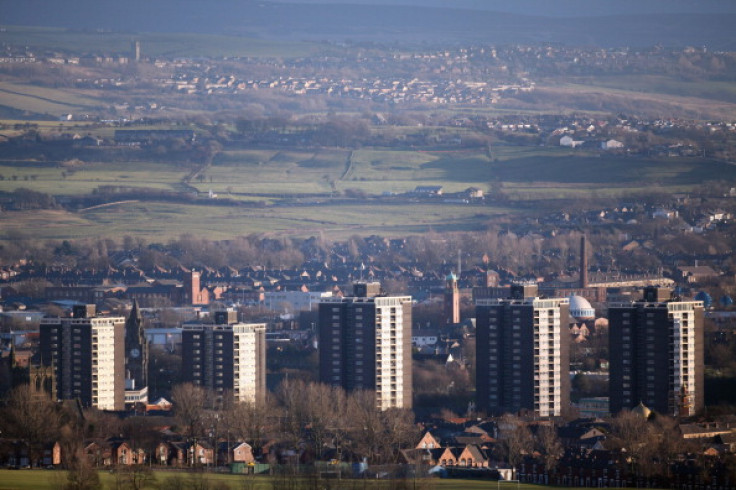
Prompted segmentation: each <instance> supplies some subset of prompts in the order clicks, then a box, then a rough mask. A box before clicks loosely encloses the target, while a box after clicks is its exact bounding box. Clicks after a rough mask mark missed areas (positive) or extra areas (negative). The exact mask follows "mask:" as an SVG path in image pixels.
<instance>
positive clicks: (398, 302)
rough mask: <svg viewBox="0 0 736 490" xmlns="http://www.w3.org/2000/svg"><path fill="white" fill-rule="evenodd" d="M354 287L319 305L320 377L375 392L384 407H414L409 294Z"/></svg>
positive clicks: (372, 285)
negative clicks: (350, 292)
mask: <svg viewBox="0 0 736 490" xmlns="http://www.w3.org/2000/svg"><path fill="white" fill-rule="evenodd" d="M353 288H354V296H353V297H345V298H326V299H325V300H323V301H322V303H320V305H319V369H320V380H321V381H322V382H323V383H328V384H331V385H333V386H340V387H342V388H343V389H345V390H347V391H353V390H372V391H373V390H375V393H376V407H377V408H378V409H380V410H386V409H389V408H411V406H412V386H411V383H412V371H411V367H412V359H411V324H412V321H411V318H412V316H411V314H412V300H411V296H382V295H381V294H382V292H381V290H380V284H378V283H357V284H355V285H354V286H353Z"/></svg>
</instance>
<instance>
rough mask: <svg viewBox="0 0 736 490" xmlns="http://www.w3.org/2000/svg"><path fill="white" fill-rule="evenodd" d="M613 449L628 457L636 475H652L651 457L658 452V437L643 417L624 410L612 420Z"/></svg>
mask: <svg viewBox="0 0 736 490" xmlns="http://www.w3.org/2000/svg"><path fill="white" fill-rule="evenodd" d="M608 440H609V441H610V444H611V448H612V449H619V450H621V451H622V452H625V453H626V454H627V455H628V459H629V463H630V464H631V467H632V469H633V470H634V471H635V472H636V474H643V475H649V474H651V473H652V471H651V466H652V464H651V463H652V461H653V459H652V458H651V456H652V455H653V452H654V451H656V445H657V444H656V437H655V434H654V432H653V431H652V427H651V426H650V425H649V423H648V422H647V420H646V419H645V418H644V417H642V416H641V415H639V414H637V413H634V412H631V411H628V410H624V411H622V412H621V413H619V414H618V415H617V416H616V417H615V418H613V419H612V420H611V436H610V437H609V439H608Z"/></svg>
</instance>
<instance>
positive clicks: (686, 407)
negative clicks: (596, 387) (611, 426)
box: [608, 287, 704, 416]
mask: <svg viewBox="0 0 736 490" xmlns="http://www.w3.org/2000/svg"><path fill="white" fill-rule="evenodd" d="M703 311H704V310H703V303H702V301H681V300H679V299H676V298H671V290H669V289H667V288H656V287H649V288H646V289H645V290H644V297H643V299H642V300H640V301H634V302H631V303H625V304H611V305H609V307H608V318H609V346H610V347H609V349H610V364H609V365H610V375H609V378H610V381H609V387H610V388H609V389H610V406H611V412H612V413H617V412H619V411H621V410H623V409H631V408H633V407H635V406H636V405H638V404H639V403H640V402H641V403H644V404H645V405H646V406H648V407H649V408H651V409H652V410H655V411H657V412H659V413H662V414H666V415H670V416H690V415H695V414H696V413H697V412H698V411H699V410H701V409H702V408H703V406H704V397H703V383H704V370H703Z"/></svg>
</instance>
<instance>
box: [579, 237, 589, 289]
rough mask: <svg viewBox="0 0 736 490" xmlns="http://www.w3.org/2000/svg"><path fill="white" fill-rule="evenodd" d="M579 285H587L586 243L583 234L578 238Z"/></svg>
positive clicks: (583, 286) (584, 286)
mask: <svg viewBox="0 0 736 490" xmlns="http://www.w3.org/2000/svg"><path fill="white" fill-rule="evenodd" d="M580 287H581V288H582V289H585V288H587V287H588V244H587V243H586V242H585V235H583V236H582V237H581V238H580Z"/></svg>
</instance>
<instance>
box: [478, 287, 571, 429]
mask: <svg viewBox="0 0 736 490" xmlns="http://www.w3.org/2000/svg"><path fill="white" fill-rule="evenodd" d="M536 293H537V288H536V286H535V285H517V286H512V287H511V297H510V298H483V299H478V300H476V335H477V339H476V390H477V406H478V408H479V409H480V410H484V411H486V412H488V413H492V414H501V413H505V412H510V413H515V412H519V411H523V410H528V411H533V412H534V413H536V414H537V415H540V416H543V417H547V416H559V415H561V413H562V412H563V410H565V409H566V408H567V407H568V406H569V404H570V375H569V371H570V351H569V339H568V337H569V333H568V324H569V320H568V318H569V304H568V299H567V298H552V299H542V298H538V297H536Z"/></svg>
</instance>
